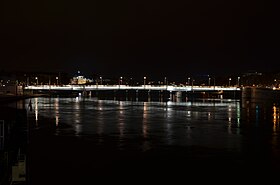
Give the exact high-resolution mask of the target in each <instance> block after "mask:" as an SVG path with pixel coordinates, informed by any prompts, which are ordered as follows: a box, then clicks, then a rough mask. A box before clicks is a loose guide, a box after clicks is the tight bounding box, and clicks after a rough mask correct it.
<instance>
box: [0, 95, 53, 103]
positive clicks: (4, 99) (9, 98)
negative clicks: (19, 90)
mask: <svg viewBox="0 0 280 185" xmlns="http://www.w3.org/2000/svg"><path fill="white" fill-rule="evenodd" d="M42 96H44V97H46V96H48V95H46V94H28V95H0V103H8V102H14V101H18V100H23V99H28V98H34V97H42Z"/></svg>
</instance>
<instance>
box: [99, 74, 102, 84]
mask: <svg viewBox="0 0 280 185" xmlns="http://www.w3.org/2000/svg"><path fill="white" fill-rule="evenodd" d="M99 78H100V84H101V85H102V76H100V77H99Z"/></svg>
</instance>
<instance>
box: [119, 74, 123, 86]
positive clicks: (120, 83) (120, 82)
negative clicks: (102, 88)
mask: <svg viewBox="0 0 280 185" xmlns="http://www.w3.org/2000/svg"><path fill="white" fill-rule="evenodd" d="M119 85H122V76H121V77H120V81H119Z"/></svg>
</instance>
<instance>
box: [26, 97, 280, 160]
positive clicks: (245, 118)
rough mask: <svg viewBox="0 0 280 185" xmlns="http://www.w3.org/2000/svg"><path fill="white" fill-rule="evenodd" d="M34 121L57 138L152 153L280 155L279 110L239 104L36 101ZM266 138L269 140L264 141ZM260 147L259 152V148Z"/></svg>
mask: <svg viewBox="0 0 280 185" xmlns="http://www.w3.org/2000/svg"><path fill="white" fill-rule="evenodd" d="M33 101H34V103H35V111H34V112H29V115H28V116H29V119H31V120H32V119H34V120H35V125H34V127H35V128H40V127H41V123H43V122H46V123H47V124H50V125H51V124H54V125H55V126H56V129H55V133H54V134H55V135H59V136H63V135H70V136H77V137H85V138H86V137H94V138H96V140H95V142H96V143H99V144H100V145H103V144H106V138H108V137H109V138H111V140H110V141H112V140H113V141H114V144H115V146H116V147H117V148H119V149H121V150H122V149H127V148H129V147H130V148H131V147H132V148H135V149H137V150H139V149H140V150H142V151H147V150H150V149H156V148H163V147H168V146H194V145H195V146H203V147H212V148H223V149H225V150H229V151H237V152H239V151H242V150H247V149H246V148H247V147H248V146H257V147H256V148H257V150H261V148H262V147H264V145H267V144H269V145H272V146H274V147H272V148H273V150H274V151H272V153H275V155H276V153H277V154H278V149H277V148H278V147H277V146H278V145H279V105H277V104H273V105H271V104H268V105H267V104H263V103H260V104H251V103H246V102H245V103H244V102H241V101H239V100H226V99H225V100H211V99H209V100H205V99H204V100H198V101H190V102H188V101H187V102H179V101H176V102H172V101H168V102H140V101H139V102H138V101H118V100H98V99H95V98H83V97H77V98H44V97H40V98H35V99H34V100H33ZM262 139H265V141H261V140H262ZM256 148H255V149H256Z"/></svg>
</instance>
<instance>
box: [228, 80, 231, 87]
mask: <svg viewBox="0 0 280 185" xmlns="http://www.w3.org/2000/svg"><path fill="white" fill-rule="evenodd" d="M230 81H231V78H229V79H228V86H230Z"/></svg>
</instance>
